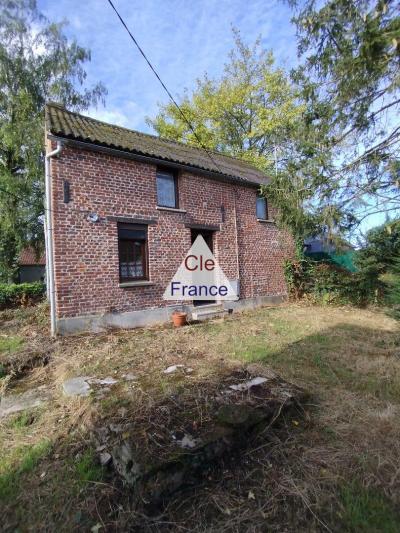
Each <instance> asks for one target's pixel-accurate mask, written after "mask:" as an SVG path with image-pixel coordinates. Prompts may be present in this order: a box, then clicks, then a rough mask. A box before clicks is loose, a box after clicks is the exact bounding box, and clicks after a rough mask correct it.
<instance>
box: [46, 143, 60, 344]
mask: <svg viewBox="0 0 400 533" xmlns="http://www.w3.org/2000/svg"><path fill="white" fill-rule="evenodd" d="M61 150H62V143H61V142H60V141H57V148H56V149H55V150H53V151H52V152H49V153H48V154H46V157H45V189H46V205H45V209H46V216H45V218H46V221H45V231H46V238H45V242H46V260H47V264H46V279H47V283H48V287H47V294H48V297H49V299H50V332H51V336H52V337H54V336H55V335H56V292H55V283H54V250H53V248H54V246H53V245H54V240H53V217H52V216H51V215H52V209H53V203H52V184H51V173H50V159H51V158H52V157H54V156H56V155H58V154H59V153H61Z"/></svg>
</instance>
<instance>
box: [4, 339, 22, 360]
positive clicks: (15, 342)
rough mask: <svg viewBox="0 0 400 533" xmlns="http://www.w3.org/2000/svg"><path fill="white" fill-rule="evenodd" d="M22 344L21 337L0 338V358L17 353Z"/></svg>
mask: <svg viewBox="0 0 400 533" xmlns="http://www.w3.org/2000/svg"><path fill="white" fill-rule="evenodd" d="M23 344H24V340H23V339H21V337H0V356H1V355H2V354H6V353H8V354H10V353H15V352H17V351H18V350H19V349H21V347H22V346H23Z"/></svg>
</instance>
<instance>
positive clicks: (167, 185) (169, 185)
mask: <svg viewBox="0 0 400 533" xmlns="http://www.w3.org/2000/svg"><path fill="white" fill-rule="evenodd" d="M157 204H158V205H161V206H164V207H176V196H175V178H174V176H173V175H172V174H167V173H165V174H164V173H157Z"/></svg>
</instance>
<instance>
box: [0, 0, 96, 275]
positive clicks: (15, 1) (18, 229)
mask: <svg viewBox="0 0 400 533" xmlns="http://www.w3.org/2000/svg"><path fill="white" fill-rule="evenodd" d="M64 26H65V22H63V23H57V24H56V23H50V22H49V21H48V20H47V19H46V18H45V17H44V16H43V15H42V14H41V13H40V12H39V11H38V9H37V5H36V0H0V280H1V279H3V280H8V279H12V278H13V276H14V275H15V267H16V260H17V256H18V252H19V250H20V248H21V247H22V246H23V245H24V244H25V243H32V244H34V245H36V246H38V247H40V244H41V243H42V242H43V226H42V223H41V220H42V216H43V213H44V207H43V200H44V179H43V178H44V126H43V125H44V104H45V102H46V101H48V100H54V101H57V102H60V103H62V104H64V105H66V106H68V107H69V108H72V109H76V110H82V109H86V108H88V107H89V105H92V104H96V103H98V102H99V101H101V100H103V99H104V96H105V94H106V91H105V88H104V86H103V85H102V84H101V83H98V84H97V85H95V86H94V87H92V88H85V87H84V85H85V78H86V72H85V70H84V64H85V63H86V62H87V61H90V51H89V50H87V49H85V48H82V47H81V46H79V45H78V44H77V42H76V41H75V40H73V41H68V39H67V38H66V36H65V35H64V33H63V28H64Z"/></svg>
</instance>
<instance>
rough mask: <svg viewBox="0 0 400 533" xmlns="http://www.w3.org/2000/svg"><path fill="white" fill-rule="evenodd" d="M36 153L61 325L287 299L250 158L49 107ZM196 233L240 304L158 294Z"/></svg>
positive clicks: (132, 320)
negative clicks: (43, 177)
mask: <svg viewBox="0 0 400 533" xmlns="http://www.w3.org/2000/svg"><path fill="white" fill-rule="evenodd" d="M57 146H58V149H57V150H55V149H56V147H57ZM51 151H53V154H52V153H51ZM54 151H55V152H56V154H54ZM46 152H47V161H48V163H49V165H48V175H49V176H48V179H49V187H48V189H49V190H48V195H49V197H50V198H49V199H48V200H49V201H50V203H49V204H48V206H51V207H49V209H48V212H50V213H51V217H50V218H49V219H48V223H47V225H48V227H49V233H48V239H47V240H51V243H50V244H51V245H52V247H51V252H52V257H53V261H52V263H53V264H52V269H53V285H54V286H53V294H54V302H53V306H54V320H55V329H56V330H57V331H58V332H59V333H70V332H75V331H82V330H101V329H102V328H104V327H107V326H119V327H134V326H140V325H146V324H152V323H157V322H163V321H166V320H168V319H169V315H170V313H171V312H172V310H174V309H175V308H180V309H182V308H184V309H185V310H186V311H188V312H189V313H191V314H192V315H193V316H194V317H198V318H201V315H202V314H203V315H205V316H210V315H211V314H213V313H216V312H220V311H222V309H223V306H224V307H225V308H232V309H234V310H235V309H240V308H244V307H252V306H255V305H261V304H264V303H268V302H276V301H280V300H282V299H283V298H285V296H286V286H285V281H284V275H283V268H282V265H283V261H284V259H285V258H286V257H288V256H289V255H291V254H292V252H293V245H292V241H291V239H290V238H289V236H288V235H287V234H286V233H285V232H283V231H280V230H279V229H278V228H277V226H276V225H275V223H274V213H275V210H274V208H273V207H272V206H271V205H268V203H267V201H266V200H265V199H264V198H260V197H259V187H260V184H262V183H266V182H267V178H266V176H265V175H264V174H263V173H262V172H260V171H259V170H257V169H256V168H254V167H253V166H251V165H250V164H248V163H245V162H243V161H240V160H237V159H235V158H232V157H229V156H226V155H222V154H220V153H216V152H213V153H212V161H211V159H210V157H208V155H207V153H205V151H204V150H201V149H198V148H195V147H191V146H187V145H185V144H182V143H177V142H173V141H167V140H164V139H160V138H158V137H155V136H152V135H147V134H143V133H139V132H136V131H131V130H128V129H125V128H122V127H119V126H114V125H110V124H106V123H104V122H100V121H98V120H94V119H92V118H88V117H85V116H82V115H79V114H77V113H72V112H69V111H67V110H66V109H65V108H63V107H61V106H59V105H56V104H49V105H47V106H46ZM50 230H52V231H51V232H50ZM199 234H201V235H203V237H204V238H205V240H206V242H207V243H208V244H209V246H210V248H211V249H212V250H213V253H214V254H215V256H216V258H217V260H218V262H219V264H220V266H221V268H222V269H223V271H224V272H225V274H226V275H227V277H228V278H229V279H230V280H232V282H233V283H234V284H235V287H237V290H238V293H239V300H238V301H235V302H224V303H223V304H222V303H218V302H214V303H210V304H208V305H206V306H204V307H202V308H199V307H198V306H197V305H196V304H198V303H199V302H189V303H188V302H181V303H180V302H176V303H174V302H172V305H171V302H166V301H165V300H163V298H162V295H163V293H164V290H165V288H166V286H167V284H168V283H169V281H170V280H171V278H172V277H173V275H174V274H175V272H176V270H177V268H178V267H179V265H180V263H181V261H182V260H183V258H184V257H185V255H186V253H187V252H188V250H189V248H190V246H191V243H192V242H193V240H194V239H195V237H196V236H197V235H199ZM47 246H48V250H50V245H49V244H48V245H47Z"/></svg>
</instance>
